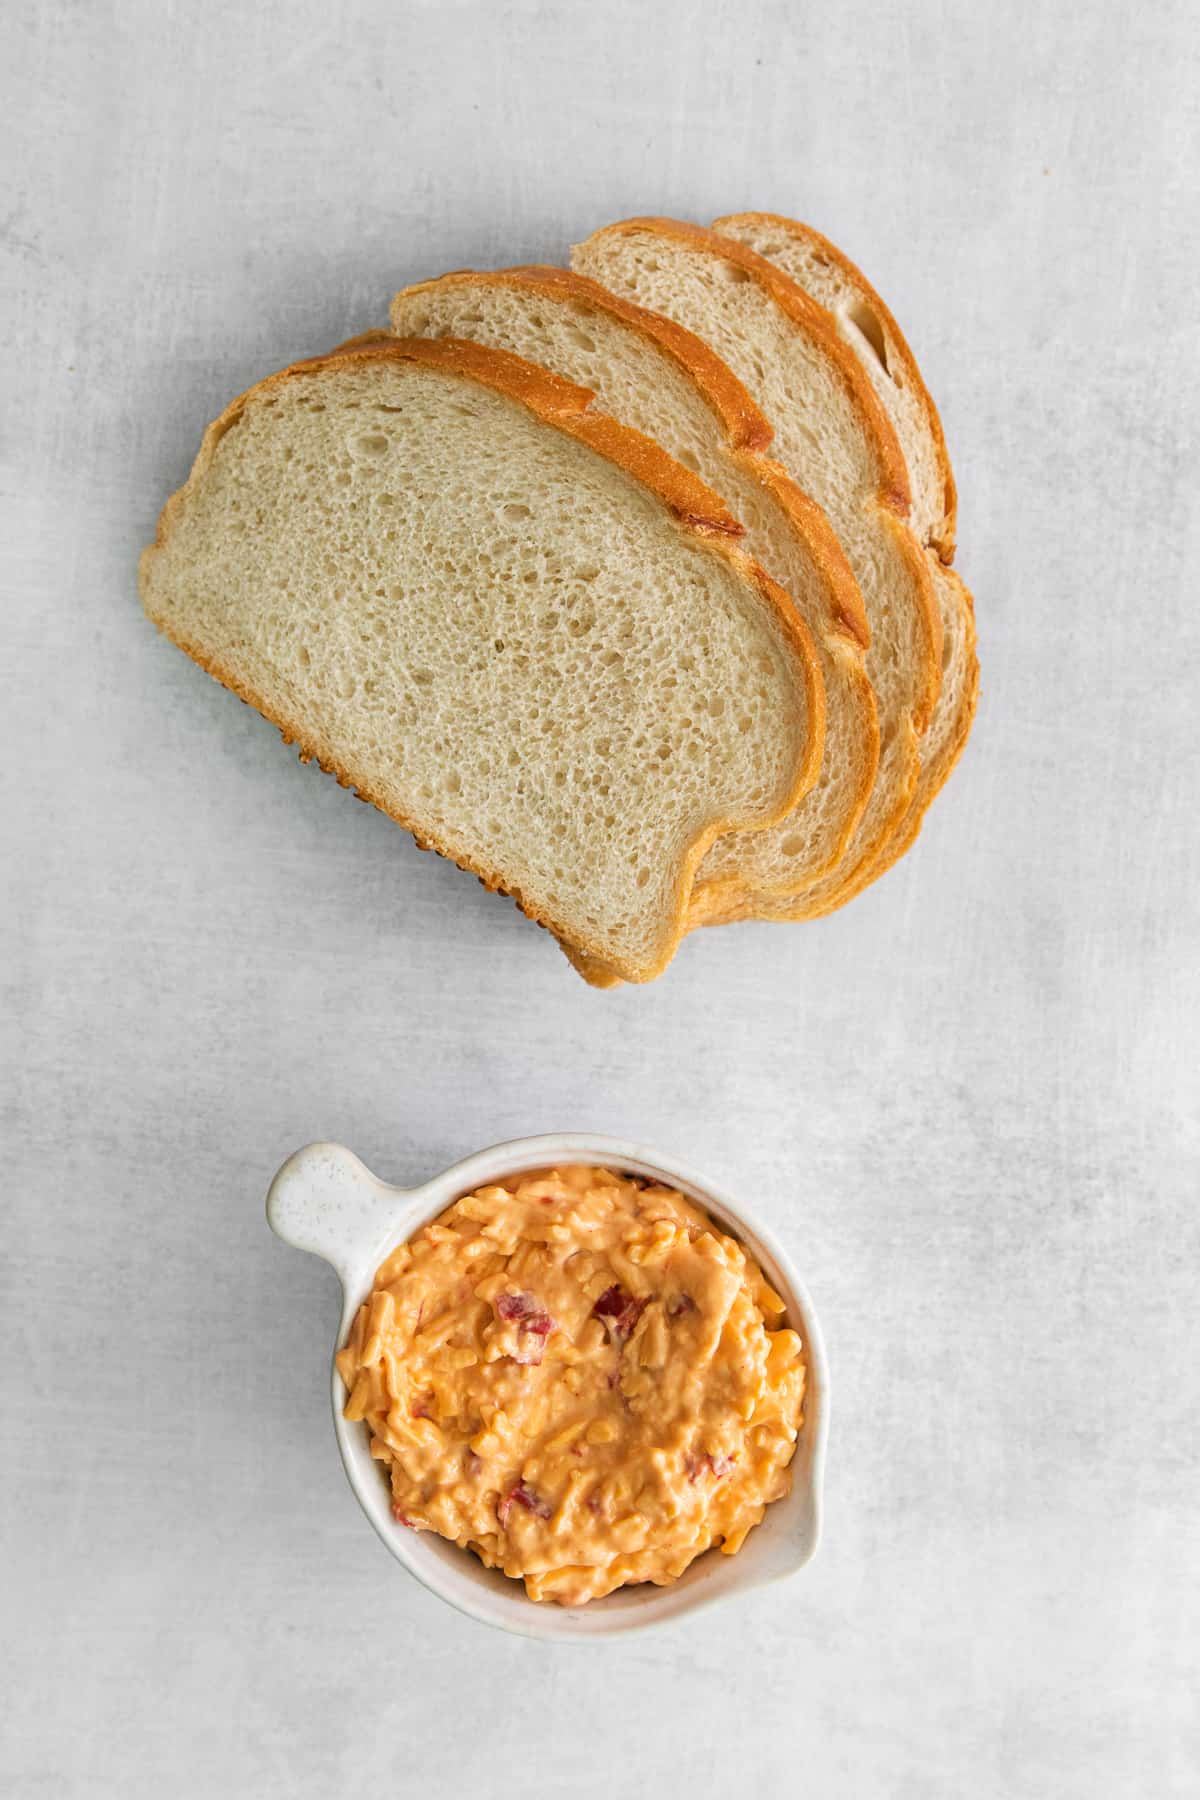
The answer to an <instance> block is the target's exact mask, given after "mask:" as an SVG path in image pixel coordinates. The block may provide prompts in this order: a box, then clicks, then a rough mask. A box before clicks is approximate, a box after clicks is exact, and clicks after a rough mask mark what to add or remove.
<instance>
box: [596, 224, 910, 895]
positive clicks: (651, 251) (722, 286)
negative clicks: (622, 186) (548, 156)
mask: <svg viewBox="0 0 1200 1800" xmlns="http://www.w3.org/2000/svg"><path fill="white" fill-rule="evenodd" d="M571 260H572V267H573V268H574V269H576V270H577V271H578V272H579V273H581V274H585V275H589V276H591V277H592V278H593V279H594V280H598V281H600V282H601V283H603V285H604V286H606V287H609V288H611V289H612V290H613V291H614V292H616V293H619V294H621V295H623V296H625V297H627V298H629V299H632V300H635V301H637V302H639V303H640V304H642V305H644V306H647V307H650V308H653V309H654V310H656V311H659V312H661V313H663V314H665V315H666V316H667V317H668V318H671V319H674V320H675V321H677V322H678V323H679V324H681V325H684V326H685V327H687V328H688V329H689V330H691V331H693V332H695V333H696V334H697V335H699V336H700V337H702V338H704V339H705V340H706V341H707V342H708V343H709V344H710V345H711V346H712V348H713V349H715V350H716V351H717V353H718V354H719V355H720V356H721V357H722V359H723V360H724V361H725V362H726V363H728V365H729V367H730V368H731V369H732V370H733V372H734V374H735V375H736V376H737V377H738V378H739V380H740V381H741V382H742V383H743V385H744V386H745V387H746V388H747V389H748V390H749V392H750V394H751V396H752V398H753V399H754V401H755V402H756V404H757V405H758V406H759V407H760V409H761V410H762V412H763V413H764V414H765V415H766V417H767V419H768V420H769V421H770V424H771V426H772V427H773V430H774V438H773V440H772V450H773V452H774V454H775V455H776V456H777V457H778V459H779V461H780V462H781V463H782V464H783V465H784V467H785V468H786V469H787V471H788V473H789V474H790V475H791V476H792V477H793V478H794V479H795V480H796V481H797V483H798V484H799V485H800V487H801V488H803V489H804V490H805V491H806V492H807V493H808V494H810V495H811V497H812V498H813V499H814V500H815V501H816V502H817V503H818V504H819V505H820V506H821V508H822V509H823V511H824V512H825V513H826V515H827V516H828V518H829V520H830V522H831V524H832V525H833V527H834V530H835V531H836V533H837V535H838V537H839V539H840V540H841V543H842V546H843V548H844V550H845V551H846V554H847V558H848V560H849V563H850V566H851V568H852V570H853V572H854V574H855V577H856V579H857V581H858V584H859V588H860V590H861V592H862V595H863V600H864V602H865V606H866V612H867V619H868V623H869V625H870V631H871V645H870V649H869V651H868V654H867V672H868V674H869V676H870V678H871V683H872V686H873V688H874V690H875V695H876V701H877V705H878V710H879V725H880V733H881V743H880V761H879V769H878V773H877V775H876V780H875V785H874V788H873V790H872V793H871V798H870V801H869V802H868V805H867V807H866V810H865V812H864V813H863V816H862V818H861V820H860V822H859V825H858V827H857V829H856V831H855V833H854V836H853V838H852V840H851V842H850V844H849V846H848V848H847V850H846V852H845V854H844V856H843V858H842V859H841V861H840V863H839V864H838V865H837V866H836V867H835V868H834V869H833V870H832V871H831V872H830V873H828V874H827V875H825V876H823V877H821V878H820V879H818V880H817V881H816V882H814V883H813V884H812V885H811V887H810V888H809V889H808V890H807V891H806V894H805V895H803V896H799V897H797V899H796V901H795V902H794V903H793V904H792V907H791V911H790V914H789V916H809V914H812V915H816V914H818V913H820V912H823V911H825V910H827V909H828V905H829V900H830V896H831V894H832V893H833V892H835V891H836V890H837V889H838V888H840V887H841V886H843V885H844V884H845V883H846V882H847V881H850V880H853V879H854V878H855V877H856V876H857V875H858V874H860V873H861V872H862V871H864V870H866V869H867V868H868V867H869V866H870V865H871V863H872V860H873V859H874V858H875V857H876V856H878V854H879V853H880V851H881V849H882V847H883V846H884V845H885V844H886V842H887V841H888V839H889V838H890V837H891V835H892V834H893V833H894V832H895V831H896V829H897V828H898V826H899V825H900V823H901V821H902V820H903V818H904V817H905V814H906V812H907V810H908V806H909V803H910V801H911V799H912V796H913V794H914V792H915V790H916V786H917V780H918V774H919V766H920V759H919V748H918V746H919V742H920V735H921V733H922V732H923V731H924V729H925V728H926V726H927V725H928V723H929V719H930V717H931V714H932V711H933V707H934V704H935V702H936V699H937V693H938V687H939V682H940V676H941V649H942V645H941V632H940V625H939V619H938V610H937V603H936V598H935V594H934V589H933V581H932V576H931V572H930V569H929V566H928V562H927V559H926V557H925V555H924V553H923V550H922V546H921V544H920V542H919V540H918V539H917V537H916V536H915V534H914V533H913V532H912V530H911V529H910V527H909V525H908V523H907V514H908V510H909V488H908V474H907V470H906V468H905V465H904V459H903V456H902V453H901V450H900V445H899V442H898V440H897V437H896V433H895V431H894V429H893V428H892V426H891V424H890V423H889V421H888V419H887V416H886V414H885V413H884V411H883V408H882V406H881V405H880V403H879V400H878V398H877V396H876V393H875V390H874V388H873V387H872V385H871V383H870V381H869V380H868V379H867V377H866V376H865V375H864V373H863V370H862V367H861V365H860V363H859V362H858V360H857V358H856V357H855V356H854V355H853V354H852V353H851V351H850V350H849V349H848V348H847V346H846V345H845V343H844V342H843V341H842V339H841V338H840V337H839V336H838V333H837V331H836V329H835V327H834V325H833V322H832V320H831V319H830V318H829V315H828V314H827V313H826V312H825V310H824V308H823V307H821V306H819V305H818V304H817V303H816V302H815V301H814V300H813V299H812V298H811V297H810V296H809V295H808V294H806V293H805V292H804V291H803V289H802V288H800V287H799V286H797V284H796V283H795V282H793V281H791V280H790V279H789V278H788V277H787V276H785V275H783V274H782V273H781V272H780V271H779V270H778V269H776V268H775V267H774V266H773V265H772V264H771V263H769V262H767V261H766V260H765V259H764V258H762V257H760V256H758V255H757V254H756V253H755V252H754V251H752V250H749V249H747V248H746V247H745V246H744V245H742V244H739V243H737V242H736V241H734V240H732V239H730V238H722V237H719V236H718V235H717V234H716V233H715V232H711V231H704V230H701V229H699V228H698V227H695V226H689V225H684V224H681V223H679V222H677V221H673V220H661V219H634V220H629V221H626V222H625V223H623V224H620V225H613V226H609V227H607V228H605V229H604V230H602V231H600V232H597V233H596V234H595V235H594V236H593V237H591V238H589V239H588V240H587V241H586V242H585V243H583V244H581V245H578V246H576V248H575V250H574V251H573V253H572V259H571Z"/></svg>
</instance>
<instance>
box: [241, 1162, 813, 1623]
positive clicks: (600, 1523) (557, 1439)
mask: <svg viewBox="0 0 1200 1800" xmlns="http://www.w3.org/2000/svg"><path fill="white" fill-rule="evenodd" d="M267 1214H268V1219H269V1222H270V1224H271V1227H272V1229H273V1230H274V1231H275V1232H276V1234H277V1235H278V1236H279V1237H281V1238H282V1239H283V1240H284V1241H285V1242H286V1243H288V1244H291V1245H293V1246H295V1247H296V1248H298V1249H303V1250H308V1251H311V1252H313V1253H315V1254H316V1255H319V1256H322V1257H324V1258H325V1260H326V1261H328V1262H329V1263H331V1264H332V1265H333V1267H334V1269H335V1270H336V1272H337V1274H338V1276H339V1278H340V1280H341V1284H342V1290H343V1300H344V1305H343V1310H342V1317H341V1320H340V1324H339V1328H338V1335H337V1342H336V1345H335V1351H334V1362H333V1377H332V1386H333V1412H334V1425H335V1430H336V1434H337V1440H338V1448H339V1450H340V1452H341V1456H342V1461H343V1463H344V1465H345V1469H346V1474H347V1476H348V1477H349V1480H350V1485H351V1487H352V1488H353V1490H354V1493H355V1495H356V1496H357V1498H358V1500H359V1502H360V1504H361V1506H362V1508H363V1510H364V1511H365V1513H366V1515H367V1517H368V1518H369V1519H370V1521H371V1523H372V1525H373V1526H374V1528H375V1530H376V1532H377V1533H378V1534H379V1536H380V1537H381V1538H382V1540H383V1542H384V1543H385V1544H386V1545H387V1547H388V1549H389V1550H390V1551H391V1552H392V1554H393V1555H394V1556H395V1557H396V1558H397V1560H398V1561H400V1562H402V1563H403V1564H404V1565H405V1567H406V1568H407V1569H408V1570H409V1571H410V1572H411V1573H412V1574H414V1575H415V1576H416V1577H417V1578H418V1579H419V1580H420V1581H421V1582H423V1583H424V1584H425V1586H427V1587H429V1588H431V1589H432V1590H433V1591H434V1592H435V1593H437V1594H439V1595H441V1597H442V1598H443V1599H445V1600H448V1601H449V1602H450V1603H451V1604H452V1605H454V1606H456V1607H458V1608H459V1610H460V1611H462V1612H465V1613H467V1614H469V1615H471V1616H472V1617H474V1618H477V1619H480V1620H482V1621H484V1622H485V1623H487V1624H491V1625H496V1626H499V1627H501V1628H503V1629H506V1630H509V1631H515V1632H518V1633H522V1634H524V1635H526V1636H532V1637H540V1638H594V1637H604V1636H611V1635H614V1634H617V1633H620V1632H625V1631H630V1630H634V1629H640V1628H642V1627H644V1626H648V1625H650V1624H654V1623H658V1622H662V1621H665V1620H668V1619H672V1618H677V1617H678V1616H680V1615H681V1614H682V1613H684V1612H686V1611H691V1610H693V1609H694V1608H696V1607H698V1606H700V1605H703V1604H706V1603H708V1602H710V1601H712V1600H715V1599H717V1598H719V1597H721V1596H723V1595H726V1594H729V1593H733V1592H735V1591H738V1590H742V1589H746V1588H750V1587H756V1586H759V1585H761V1584H763V1583H765V1582H769V1581H773V1580H776V1579H779V1578H780V1577H782V1576H785V1575H788V1574H791V1573H793V1572H794V1571H796V1570H797V1569H799V1568H801V1567H803V1565H804V1564H805V1563H806V1562H808V1561H809V1560H810V1558H811V1557H812V1555H813V1552H814V1551H815V1549H816V1546H817V1541H818V1537H819V1533H820V1506H821V1480H822V1468H823V1462H824V1452H825V1439H826V1433H827V1428H828V1416H829V1381H828V1374H827V1371H826V1367H825V1358H824V1352H823V1348H822V1343H821V1335H820V1329H819V1327H818V1324H817V1320H816V1317H815V1315H814V1313H813V1309H812V1305H811V1302H810V1301H809V1299H808V1296H807V1294H806V1293H805V1291H804V1288H803V1285H802V1284H801V1282H800V1280H799V1277H798V1276H797V1274H796V1272H795V1270H794V1269H793V1268H792V1266H791V1264H790V1263H789V1261H788V1259H787V1258H786V1256H785V1255H784V1253H783V1252H782V1251H781V1250H780V1249H779V1248H778V1246H777V1245H776V1244H775V1243H774V1242H773V1240H772V1239H771V1237H770V1235H769V1234H768V1233H767V1232H766V1231H765V1230H764V1228H763V1227H762V1226H761V1225H760V1224H758V1223H756V1222H754V1221H752V1220H751V1218H750V1217H749V1215H748V1214H747V1212H746V1210H745V1209H744V1208H743V1207H741V1206H740V1205H735V1204H734V1203H733V1202H732V1201H731V1200H729V1199H727V1198H725V1197H724V1196H722V1195H720V1194H719V1193H717V1192H716V1191H715V1190H714V1189H713V1188H712V1186H711V1185H710V1184H708V1183H707V1182H703V1183H702V1182H701V1181H700V1180H699V1179H698V1178H697V1177H696V1176H694V1175H692V1174H691V1173H689V1172H688V1171H686V1170H685V1169H683V1168H682V1166H681V1165H679V1164H678V1163H676V1162H675V1161H674V1160H673V1159H670V1158H667V1157H663V1156H662V1155H660V1154H659V1153H658V1152H654V1151H649V1150H647V1149H645V1147H644V1146H640V1145H636V1144H626V1143H622V1142H620V1141H618V1140H615V1139H612V1138H605V1137H596V1136H549V1137H537V1138H523V1139H520V1140H519V1141H517V1142H516V1143H509V1144H499V1145H496V1146H494V1147H493V1148H492V1149H490V1150H485V1151H481V1152H480V1153H479V1154H478V1155H475V1156H472V1157H469V1158H468V1159H467V1160H466V1161H465V1162H462V1163H459V1164H457V1165H456V1166H455V1167H454V1168H452V1169H448V1170H447V1171H446V1172H445V1173H444V1174H442V1175H439V1176H437V1177H436V1178H435V1179H434V1180H433V1181H430V1182H427V1183H425V1184H424V1185H423V1186H422V1187H420V1188H416V1189H401V1188H396V1187H392V1186H390V1185H389V1184H387V1183H385V1182H382V1181H380V1180H379V1179H378V1178H377V1177H376V1176H374V1175H373V1174H372V1173H371V1172H370V1170H368V1169H367V1168H366V1167H365V1166H364V1165H363V1164H362V1163H361V1162H360V1161H359V1159H358V1158H357V1157H356V1156H354V1155H353V1153H352V1152H351V1151H349V1150H346V1149H344V1148H343V1147H342V1146H340V1145H336V1144H312V1145H309V1146H308V1148H307V1149H304V1150H301V1151H298V1152H297V1153H296V1155H295V1156H293V1157H291V1158H289V1160H288V1161H287V1162H286V1163H285V1164H284V1165H283V1167H282V1168H281V1169H280V1171H279V1173H278V1175H277V1176H276V1177H275V1180H274V1182H273V1183H272V1185H271V1190H270V1194H269V1196H268V1201H267Z"/></svg>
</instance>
